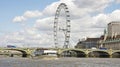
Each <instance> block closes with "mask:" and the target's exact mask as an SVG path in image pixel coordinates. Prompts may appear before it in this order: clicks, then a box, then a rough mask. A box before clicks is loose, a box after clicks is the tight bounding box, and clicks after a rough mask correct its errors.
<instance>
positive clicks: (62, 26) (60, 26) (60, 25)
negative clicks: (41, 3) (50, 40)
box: [54, 3, 71, 48]
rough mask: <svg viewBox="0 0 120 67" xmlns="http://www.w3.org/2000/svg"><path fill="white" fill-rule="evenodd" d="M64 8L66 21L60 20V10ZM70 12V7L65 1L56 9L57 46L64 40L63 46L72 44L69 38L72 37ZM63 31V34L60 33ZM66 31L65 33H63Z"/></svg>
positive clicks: (55, 31)
mask: <svg viewBox="0 0 120 67" xmlns="http://www.w3.org/2000/svg"><path fill="white" fill-rule="evenodd" d="M62 9H64V12H65V19H66V21H65V22H58V21H59V18H61V17H60V11H61V10H62ZM70 27H71V26H70V14H69V10H68V7H67V5H66V4H65V3H61V4H60V5H59V6H58V7H57V10H56V13H55V18H54V44H55V47H58V46H59V45H61V44H60V42H62V41H63V40H64V42H63V44H62V45H63V47H64V48H69V46H70V44H69V39H70ZM60 33H61V34H60ZM63 33H64V34H63ZM61 36H64V38H62V37H61Z"/></svg>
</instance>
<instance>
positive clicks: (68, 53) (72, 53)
mask: <svg viewBox="0 0 120 67" xmlns="http://www.w3.org/2000/svg"><path fill="white" fill-rule="evenodd" d="M59 55H60V56H62V57H86V53H85V51H84V50H80V49H65V50H61V51H60V52H59Z"/></svg>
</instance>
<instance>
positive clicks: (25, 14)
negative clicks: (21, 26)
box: [23, 10, 42, 18]
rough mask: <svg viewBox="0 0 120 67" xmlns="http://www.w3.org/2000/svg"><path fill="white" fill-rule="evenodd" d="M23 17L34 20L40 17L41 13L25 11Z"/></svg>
mask: <svg viewBox="0 0 120 67" xmlns="http://www.w3.org/2000/svg"><path fill="white" fill-rule="evenodd" d="M23 16H24V17H26V18H34V17H39V16H42V13H41V12H40V11H38V10H35V11H26V12H25V13H24V15H23Z"/></svg>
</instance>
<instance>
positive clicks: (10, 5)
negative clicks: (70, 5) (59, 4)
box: [0, 0, 58, 34]
mask: <svg viewBox="0 0 120 67" xmlns="http://www.w3.org/2000/svg"><path fill="white" fill-rule="evenodd" d="M55 1H58V0H0V8H1V9H0V18H1V19H0V32H1V33H0V34H4V33H7V32H8V33H9V32H14V31H18V30H20V29H21V28H22V26H21V25H20V24H17V23H13V22H12V20H13V18H14V17H15V16H19V15H22V14H23V13H24V12H25V11H27V10H40V11H42V10H43V9H44V8H45V7H46V6H47V5H49V4H51V3H52V2H55ZM31 22H32V21H31ZM30 25H31V24H30Z"/></svg>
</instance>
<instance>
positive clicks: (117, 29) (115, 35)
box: [98, 21, 120, 50]
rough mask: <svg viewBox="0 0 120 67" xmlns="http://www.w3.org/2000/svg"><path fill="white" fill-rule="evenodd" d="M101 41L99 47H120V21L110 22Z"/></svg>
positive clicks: (115, 48) (116, 48)
mask: <svg viewBox="0 0 120 67" xmlns="http://www.w3.org/2000/svg"><path fill="white" fill-rule="evenodd" d="M99 43H100V44H99V46H98V47H103V48H107V49H114V50H118V49H120V22H118V21H116V22H115V21H113V22H110V23H109V24H108V28H107V32H106V33H105V34H104V36H103V38H102V39H101V40H100V41H99Z"/></svg>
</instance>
